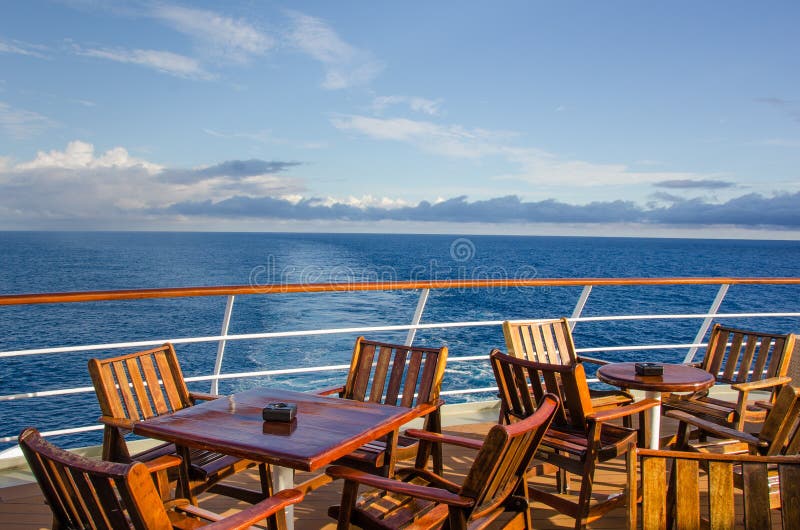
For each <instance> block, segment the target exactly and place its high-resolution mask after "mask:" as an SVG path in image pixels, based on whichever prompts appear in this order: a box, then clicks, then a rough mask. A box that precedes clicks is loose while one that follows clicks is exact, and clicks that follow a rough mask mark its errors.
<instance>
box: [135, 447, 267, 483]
mask: <svg viewBox="0 0 800 530" xmlns="http://www.w3.org/2000/svg"><path fill="white" fill-rule="evenodd" d="M176 454H177V450H176V449H175V444H171V443H164V444H159V445H157V446H156V447H153V448H151V449H147V450H145V451H142V452H141V453H138V454H136V455H134V456H133V457H132V458H131V459H132V460H135V461H137V462H149V461H151V460H155V459H156V458H159V457H161V456H165V455H176ZM190 454H191V459H192V463H191V466H190V468H189V472H190V473H191V477H190V478H192V479H195V480H202V481H206V480H208V479H209V477H213V476H214V475H217V474H223V475H225V476H227V475H228V474H230V473H232V472H233V468H234V467H246V466H249V465H254V464H255V462H247V461H243V460H242V459H241V458H238V457H235V456H229V455H224V454H221V453H214V452H211V451H204V450H202V449H192V450H191V453H190ZM237 464H238V466H237ZM225 471H229V472H228V473H225Z"/></svg>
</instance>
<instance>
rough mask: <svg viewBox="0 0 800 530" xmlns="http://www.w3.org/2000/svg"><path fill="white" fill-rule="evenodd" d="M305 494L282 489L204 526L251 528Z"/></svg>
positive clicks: (236, 529) (230, 529) (211, 528)
mask: <svg viewBox="0 0 800 530" xmlns="http://www.w3.org/2000/svg"><path fill="white" fill-rule="evenodd" d="M304 496H305V494H304V493H302V492H300V491H297V490H293V489H289V490H282V491H279V492H278V493H276V494H275V495H273V496H272V497H269V498H267V499H264V500H263V501H261V502H259V503H258V504H254V505H252V506H250V507H248V508H245V509H244V510H242V511H241V512H239V513H237V514H234V515H231V516H228V517H225V518H224V519H221V520H219V521H216V522H213V523H210V524H208V525H206V526H204V527H203V528H205V529H208V530H239V529H244V528H250V527H251V526H252V525H254V524H256V523H257V522H259V521H261V520H264V519H266V518H267V517H269V516H270V515H273V514H275V513H276V512H278V511H279V510H282V509H284V508H286V507H287V506H290V505H292V504H296V503H298V502H300V501H301V500H303V497H304Z"/></svg>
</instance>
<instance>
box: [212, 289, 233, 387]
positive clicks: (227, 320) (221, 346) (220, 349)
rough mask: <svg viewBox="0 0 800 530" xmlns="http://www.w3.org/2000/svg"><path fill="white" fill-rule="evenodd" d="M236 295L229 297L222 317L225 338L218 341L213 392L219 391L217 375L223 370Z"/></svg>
mask: <svg viewBox="0 0 800 530" xmlns="http://www.w3.org/2000/svg"><path fill="white" fill-rule="evenodd" d="M234 298H236V297H235V296H234V295H230V296H229V297H228V302H227V303H226V304H225V316H223V317H222V331H221V332H220V336H222V337H223V338H222V339H220V341H219V342H218V343H217V358H216V359H215V360H214V376H215V377H214V379H212V380H211V393H212V394H215V395H216V394H218V393H219V378H218V377H216V376H218V375H219V374H220V373H221V372H222V357H223V356H224V355H225V337H226V336H227V335H228V327H229V326H230V324H231V314H232V313H233V300H234Z"/></svg>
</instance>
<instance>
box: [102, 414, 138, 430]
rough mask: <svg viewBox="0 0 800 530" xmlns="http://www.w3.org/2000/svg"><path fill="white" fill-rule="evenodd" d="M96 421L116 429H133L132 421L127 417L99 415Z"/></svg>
mask: <svg viewBox="0 0 800 530" xmlns="http://www.w3.org/2000/svg"><path fill="white" fill-rule="evenodd" d="M97 421H99V422H100V423H102V424H103V425H107V426H109V427H116V428H118V429H126V430H128V431H132V430H133V423H134V422H133V421H131V420H129V419H128V418H115V417H113V416H100V417H99V418H98V419H97Z"/></svg>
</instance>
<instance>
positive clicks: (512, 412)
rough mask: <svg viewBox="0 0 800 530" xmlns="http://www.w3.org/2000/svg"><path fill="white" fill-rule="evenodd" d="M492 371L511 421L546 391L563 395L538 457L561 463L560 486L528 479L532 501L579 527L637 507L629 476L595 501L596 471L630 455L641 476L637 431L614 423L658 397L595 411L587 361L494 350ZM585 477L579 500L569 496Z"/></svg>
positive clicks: (628, 462) (631, 470)
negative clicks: (574, 479)
mask: <svg viewBox="0 0 800 530" xmlns="http://www.w3.org/2000/svg"><path fill="white" fill-rule="evenodd" d="M490 359H491V363H492V370H493V371H494V375H495V379H496V380H497V386H498V388H499V391H500V400H501V402H502V403H503V406H504V408H505V411H506V414H507V416H508V419H509V421H510V422H512V423H513V422H515V421H520V420H521V419H524V418H526V417H529V416H530V415H531V414H533V413H534V412H535V410H536V403H537V402H538V401H540V400H541V399H542V397H543V396H544V395H545V394H546V393H552V394H555V395H557V396H559V398H560V400H561V406H560V407H559V410H558V412H557V413H556V416H555V419H554V420H553V423H552V425H551V426H550V429H549V430H548V431H547V433H546V434H545V437H544V439H543V440H542V444H541V447H540V449H539V452H538V454H537V455H536V458H537V460H539V461H542V462H544V463H545V464H549V465H550V466H555V468H556V469H557V470H558V473H556V484H555V489H554V490H553V489H548V488H546V487H543V486H542V485H540V484H538V483H537V484H534V483H533V482H529V483H528V492H529V495H530V498H531V499H532V500H536V501H541V502H543V503H544V504H546V505H548V506H550V507H552V508H554V509H556V510H558V511H559V512H561V513H564V514H566V515H568V516H570V517H573V518H574V519H575V528H583V527H584V526H585V525H586V524H588V523H591V522H592V521H594V520H596V519H599V518H600V517H602V516H603V515H604V514H605V513H607V512H608V511H609V510H612V509H614V508H616V507H617V506H620V505H622V504H626V505H627V506H628V510H629V511H631V510H635V505H636V503H635V502H631V501H630V499H632V498H633V499H635V498H636V494H635V491H631V490H630V487H631V485H632V484H635V481H632V480H627V481H625V485H624V486H623V487H622V491H620V492H616V493H612V494H610V495H608V496H607V497H605V498H601V499H593V492H592V489H593V485H594V482H595V478H594V473H595V469H596V467H597V464H598V463H602V462H606V461H609V460H611V459H614V458H617V457H622V456H624V457H625V466H626V473H627V476H628V477H629V478H630V477H634V476H635V475H636V457H635V455H634V451H633V449H634V448H635V447H636V439H637V432H636V431H635V430H633V429H630V428H627V427H623V426H620V425H616V424H615V423H612V422H614V421H616V420H621V419H623V418H625V417H626V416H630V415H633V414H641V413H643V412H644V411H646V410H647V409H650V408H652V407H653V406H655V405H656V404H657V401H656V400H654V399H644V400H641V401H638V402H634V403H631V404H628V405H622V406H618V407H615V408H613V409H608V410H603V411H595V410H594V408H593V407H592V402H591V400H590V398H589V388H588V385H587V382H586V375H585V373H584V371H583V365H581V364H580V363H576V364H572V365H560V364H545V363H537V362H533V361H528V360H525V359H519V358H517V357H512V356H510V355H506V354H504V353H502V352H500V351H499V350H493V351H492V353H491V355H490ZM567 474H574V475H577V476H578V477H579V478H580V482H581V487H580V491H579V493H578V497H577V500H573V499H571V498H568V497H567V496H566V495H565V494H566V493H567V490H568V475H567Z"/></svg>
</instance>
